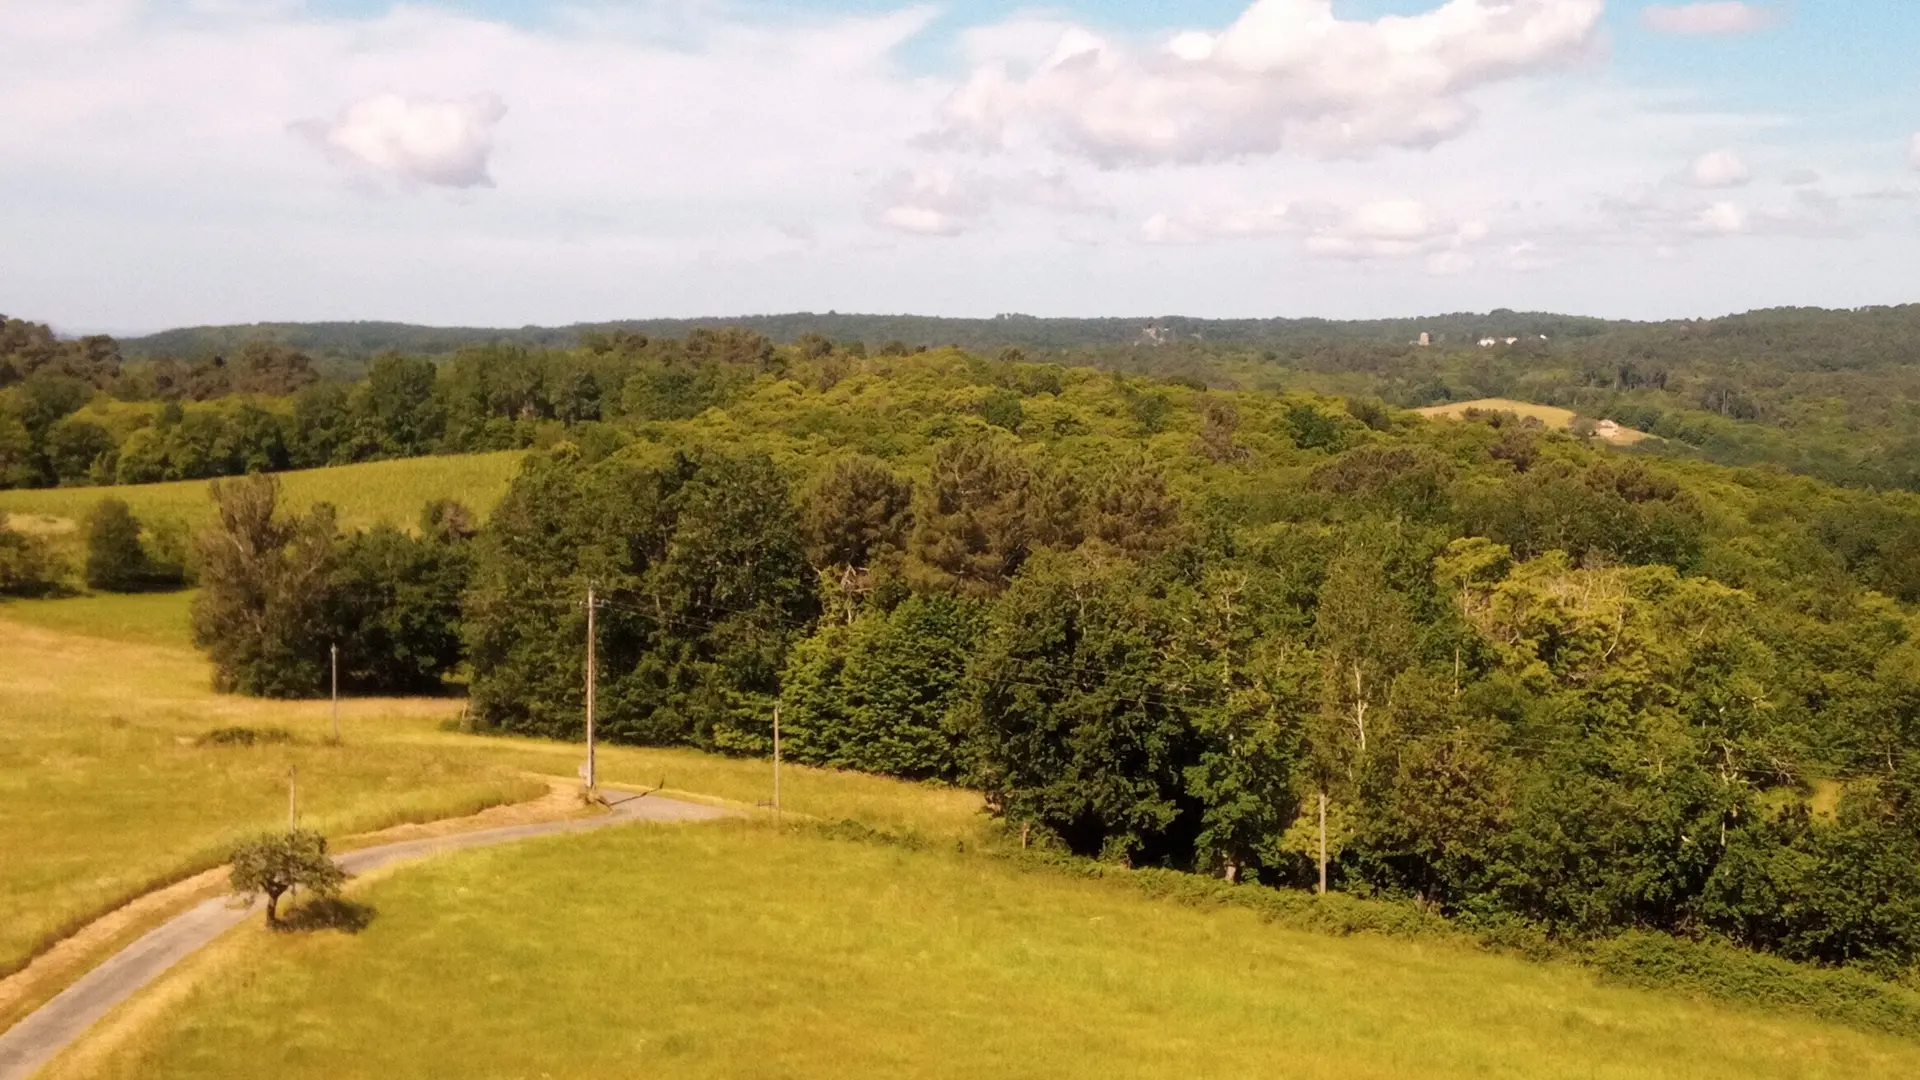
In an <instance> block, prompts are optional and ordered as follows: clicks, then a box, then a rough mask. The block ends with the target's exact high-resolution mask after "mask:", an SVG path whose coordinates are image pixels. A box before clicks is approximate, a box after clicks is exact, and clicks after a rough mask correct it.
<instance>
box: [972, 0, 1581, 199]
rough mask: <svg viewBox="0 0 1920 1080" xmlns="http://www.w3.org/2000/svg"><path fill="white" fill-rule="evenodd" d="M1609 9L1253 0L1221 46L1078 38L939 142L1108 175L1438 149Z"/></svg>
mask: <svg viewBox="0 0 1920 1080" xmlns="http://www.w3.org/2000/svg"><path fill="white" fill-rule="evenodd" d="M1603 7H1604V0H1449V2H1447V3H1446V4H1444V5H1442V6H1440V7H1438V8H1435V9H1433V10H1431V11H1428V12H1425V13H1424V14H1420V15H1411V16H1386V17H1383V18H1379V19H1376V20H1372V21H1363V20H1349V19H1339V18H1336V17H1335V16H1334V13H1333V3H1332V0H1256V2H1255V3H1254V4H1253V5H1252V6H1251V7H1249V8H1247V10H1246V11H1245V12H1244V13H1243V14H1242V15H1241V16H1240V18H1239V19H1238V20H1237V21H1235V22H1234V23H1233V25H1231V26H1229V27H1227V28H1226V29H1225V30H1223V31H1221V32H1219V33H1217V34H1214V33H1203V32H1199V31H1187V32H1184V33H1181V34H1178V35H1174V36H1173V37H1171V38H1169V39H1168V40H1167V41H1166V42H1165V43H1164V44H1163V46H1162V47H1160V48H1158V49H1139V48H1134V47H1130V46H1128V45H1125V44H1121V43H1116V42H1113V41H1109V40H1107V39H1105V38H1102V37H1100V36H1098V35H1096V34H1094V33H1092V32H1091V31H1088V30H1085V29H1081V28H1078V27H1074V28H1069V29H1067V30H1065V31H1063V32H1061V33H1060V34H1059V36H1058V38H1057V40H1056V44H1055V46H1054V48H1053V50H1052V52H1051V53H1050V54H1049V55H1047V56H1046V58H1045V59H1043V60H1041V61H1039V62H1038V63H1037V65H1030V66H1029V67H1027V68H1022V67H1017V66H1014V65H1010V64H1008V63H1005V62H994V63H989V64H986V65H984V66H982V67H980V68H978V69H977V70H976V71H975V72H974V73H973V74H972V76H971V77H970V78H969V79H968V80H967V82H966V83H965V84H964V85H963V86H961V87H960V88H959V89H958V90H957V91H956V92H955V93H954V94H953V95H952V96H951V97H950V98H949V99H948V100H947V102H946V104H945V106H944V108H943V109H942V111H941V118H942V127H941V129H940V132H939V133H938V137H939V138H941V139H944V140H946V141H948V142H951V143H953V144H956V145H971V146H974V147H977V148H982V149H1004V148H1007V147H1009V146H1012V145H1015V144H1016V143H1019V142H1022V141H1031V142H1034V143H1038V144H1040V145H1044V146H1048V147H1051V148H1053V149H1056V150H1059V151H1063V152H1066V153H1070V154H1074V155H1077V156H1081V157H1085V158H1088V159H1091V160H1093V161H1095V162H1098V163H1100V164H1102V165H1107V166H1115V165H1123V164H1148V163H1158V162H1186V163H1194V162H1211V161H1223V160H1230V159H1234V158H1240V157H1247V156H1253V155H1261V154H1270V153H1273V152H1276V151H1279V150H1280V149H1282V148H1283V147H1286V148H1292V149H1298V150H1302V151H1304V152H1307V153H1310V154H1315V155H1319V156H1329V157H1337V156H1348V155H1356V154H1365V153H1367V152H1368V151H1371V150H1374V149H1376V148H1379V147H1383V146H1400V147H1431V146H1434V145H1436V144H1438V143H1440V142H1443V141H1445V140H1447V139H1450V138H1453V137H1455V136H1458V135H1459V134H1461V133H1462V132H1463V131H1465V130H1466V129H1467V128H1468V127H1470V126H1471V124H1472V122H1473V120H1474V118H1475V115H1476V113H1475V109H1474V106H1473V104H1472V103H1471V102H1470V101H1469V100H1468V98H1469V95H1470V94H1471V92H1472V91H1474V90H1475V89H1477V88H1479V87H1482V86H1485V85H1487V84H1490V83H1495V82H1499V81H1502V80H1507V79H1512V78H1515V77H1518V76H1523V75H1528V74H1532V73H1536V72H1540V71H1545V70H1548V69H1550V68H1553V67H1555V66H1557V65H1562V64H1565V63H1567V62H1570V61H1572V60H1575V59H1577V58H1579V57H1582V56H1584V55H1587V54H1588V52H1589V50H1590V49H1591V47H1592V46H1593V44H1594V42H1595V37H1596V30H1597V26H1598V24H1599V20H1600V15H1601V11H1602V8H1603Z"/></svg>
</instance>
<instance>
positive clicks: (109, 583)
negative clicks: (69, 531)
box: [86, 499, 182, 592]
mask: <svg viewBox="0 0 1920 1080" xmlns="http://www.w3.org/2000/svg"><path fill="white" fill-rule="evenodd" d="M86 578H87V588H89V589H100V590H103V591H105V592H141V591H143V590H146V589H162V588H172V587H176V586H178V585H180V584H181V582H182V568H181V566H180V565H179V564H178V563H177V562H169V561H162V560H160V559H156V558H154V557H153V556H152V555H151V554H149V552H148V550H147V547H146V545H145V544H143V543H142V542H141V540H140V520H139V519H138V518H136V517H134V516H133V511H132V510H131V509H129V508H128V506H127V504H126V503H124V502H122V501H120V500H119V499H102V500H100V502H99V503H97V504H95V506H94V508H93V512H92V513H90V514H88V515H87V565H86Z"/></svg>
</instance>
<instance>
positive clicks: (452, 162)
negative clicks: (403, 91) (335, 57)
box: [292, 94, 507, 188]
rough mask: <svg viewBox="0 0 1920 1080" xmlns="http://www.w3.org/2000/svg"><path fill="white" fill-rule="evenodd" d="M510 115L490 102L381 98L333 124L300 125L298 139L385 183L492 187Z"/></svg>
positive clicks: (351, 110)
mask: <svg viewBox="0 0 1920 1080" xmlns="http://www.w3.org/2000/svg"><path fill="white" fill-rule="evenodd" d="M506 113H507V107H506V106H505V105H504V104H502V103H501V101H500V99H499V98H496V97H493V96H491V95H487V96H482V97H477V98H472V99H470V100H467V101H441V100H436V99H433V98H409V97H404V96H402V95H400V94H376V95H374V96H372V97H369V98H363V99H361V100H359V101H356V102H354V103H353V104H351V105H348V106H347V107H346V108H345V109H342V110H341V111H340V115H339V116H338V117H336V118H335V119H334V120H332V121H331V122H329V121H324V120H301V121H297V122H295V123H294V124H293V125H292V129H293V131H294V132H295V133H296V134H298V135H301V136H303V137H305V138H307V139H309V140H311V141H312V142H313V143H314V145H316V146H319V147H320V148H322V149H324V150H326V151H327V152H328V154H329V155H330V156H332V157H334V158H336V159H338V160H341V161H345V162H348V163H351V164H353V165H355V166H358V167H363V168H367V169H371V170H373V171H374V172H376V173H379V174H381V175H383V176H388V177H393V178H395V179H399V180H405V181H411V182H415V183H421V184H432V185H435V186H437V187H453V188H469V187H492V186H493V178H492V177H490V176H488V175H487V158H488V157H489V156H490V155H491V154H492V153H493V129H494V125H496V124H498V123H499V122H500V118H501V117H503V116H505V115H506Z"/></svg>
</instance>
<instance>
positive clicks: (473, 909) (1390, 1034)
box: [48, 822, 1920, 1080]
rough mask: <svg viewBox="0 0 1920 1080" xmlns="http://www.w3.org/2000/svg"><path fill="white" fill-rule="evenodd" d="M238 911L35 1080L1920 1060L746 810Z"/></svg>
mask: <svg viewBox="0 0 1920 1080" xmlns="http://www.w3.org/2000/svg"><path fill="white" fill-rule="evenodd" d="M352 895H353V897H354V899H356V900H357V901H359V902H361V903H364V904H367V905H370V906H371V907H372V908H373V911H374V914H373V917H372V921H371V923H370V924H369V925H368V927H367V928H366V929H365V930H363V931H362V932H360V933H358V934H347V933H342V932H333V931H329V932H321V933H315V934H311V935H289V934H271V933H268V932H266V931H264V930H263V929H261V928H260V927H258V926H255V925H253V924H251V923H249V924H248V926H247V927H245V928H243V929H241V930H240V931H238V932H237V933H236V934H235V935H233V936H231V937H229V938H228V939H226V940H225V941H223V942H222V944H221V945H220V946H219V947H217V948H216V949H215V950H213V951H212V952H211V953H209V954H206V955H204V956H202V957H200V958H198V959H197V960H196V961H194V962H192V963H190V965H189V968H188V970H187V971H186V972H184V973H183V975H182V978H181V979H180V980H179V981H178V983H177V984H176V987H175V989H174V991H173V992H172V993H170V994H168V995H166V996H165V998H164V1000H162V1001H160V1002H158V1003H156V1004H155V1005H154V1006H152V1007H151V1010H150V1012H151V1015H147V1016H145V1017H144V1020H145V1022H143V1023H140V1024H126V1023H123V1024H121V1025H117V1026H114V1025H110V1028H109V1030H110V1031H111V1032H112V1033H113V1035H112V1037H110V1038H109V1039H107V1040H106V1041H105V1042H103V1043H101V1044H99V1045H96V1046H95V1047H93V1048H92V1049H91V1050H89V1051H88V1052H86V1053H82V1054H78V1055H71V1056H69V1057H68V1058H67V1059H65V1060H64V1061H62V1062H58V1063H56V1066H55V1067H54V1068H53V1069H52V1070H51V1071H50V1072H49V1074H48V1076H49V1077H50V1078H59V1080H79V1078H82V1077H87V1078H101V1080H106V1078H113V1080H119V1078H127V1080H131V1078H135V1077H138V1078H142V1080H167V1078H176V1077H177V1078H183V1080H184V1078H187V1077H193V1078H196V1080H203V1078H207V1080H216V1078H223V1077H232V1078H236V1080H238V1078H241V1077H255V1076H274V1077H278V1078H282V1080H302V1078H307V1077H312V1078H316V1080H318V1078H322V1077H325V1078H335V1077H402V1076H460V1077H474V1078H491V1077H498V1078H503V1080H504V1078H508V1077H545V1076H553V1077H559V1076H565V1077H572V1078H576V1080H586V1078H597V1077H605V1078H609V1080H611V1078H614V1077H627V1076H649V1077H675V1078H679V1077H684V1078H701V1080H707V1078H722V1077H781V1078H793V1080H803V1078H815V1077H819V1078H825V1077H850V1076H888V1077H955V1078H958V1077H978V1076H994V1077H1034V1078H1047V1080H1070V1078H1077V1077H1087V1078H1095V1077H1098V1078H1101V1080H1111V1078H1120V1077H1139V1078H1142V1080H1145V1078H1159V1077H1168V1076H1197V1077H1227V1076H1290V1077H1308V1078H1317V1077H1325V1078H1334V1077H1339V1078H1342V1080H1348V1078H1356V1077H1360V1078H1366V1077H1423V1078H1434V1080H1450V1078H1456V1077H1457V1078H1466V1077H1476V1078H1478V1077H1513V1078H1521V1077H1525V1078H1529V1080H1555V1078H1562V1077H1565V1078H1575V1077H1578V1078H1582V1080H1585V1078H1595V1077H1599V1078H1607V1080H1639V1078H1649V1080H1650V1078H1683V1077H1684V1078H1688V1080H1717V1078H1726V1080H1768V1078H1774V1077H1781V1078H1785V1077H1795V1078H1809V1080H1811V1078H1825V1077H1834V1078H1839V1077H1849V1078H1870V1077H1905V1076H1912V1075H1915V1074H1916V1072H1917V1071H1920V1045H1916V1044H1914V1043H1911V1042H1905V1041H1901V1040H1898V1039H1895V1038H1892V1037H1885V1036H1875V1035H1869V1034H1861V1033H1856V1032H1851V1031H1846V1030H1841V1029H1837V1028H1832V1027H1829V1026H1826V1025H1823V1024H1820V1023H1816V1022H1811V1021H1802V1020H1799V1019H1795V1018H1781V1017H1778V1016H1770V1015H1763V1014H1759V1013H1754V1012H1748V1011H1744V1010H1740V1009H1736V1008H1728V1007H1722V1006H1714V1005H1707V1004H1701V1003H1696V1002H1692V1001H1688V1000H1685V999H1683V998H1679V997H1675V996H1670V995H1665V994H1656V993H1648V992H1640V991H1633V990H1626V989H1619V988H1613V987H1608V986H1603V985H1599V984H1597V983H1596V982H1595V981H1594V979H1593V978H1592V976H1591V975H1589V974H1588V973H1587V972H1585V971H1582V970H1580V969H1577V968H1571V967H1567V966H1562V965H1557V964H1539V963H1532V962H1528V961H1524V960H1520V959H1514V958H1506V957H1499V956H1492V955H1488V954H1484V953H1478V952H1474V951H1471V950H1469V949H1466V948H1463V947H1460V946H1455V945H1448V944H1436V943H1426V942H1406V941H1395V940H1388V939H1384V938H1377V937H1367V936H1361V937H1348V938H1336V937H1329V936H1324V935H1319V934H1312V933H1303V932H1299V931H1293V930H1286V929H1281V928H1279V927H1276V926H1274V925H1271V924H1269V923H1265V922H1263V921H1261V920H1260V919H1259V918H1258V917H1256V916H1255V915H1254V914H1252V913H1251V912H1248V911H1242V910H1236V909H1233V908H1226V907H1187V906H1180V905H1177V904H1172V903H1168V902H1165V901H1157V900H1153V899H1150V898H1147V897H1145V896H1142V895H1140V894H1139V893H1138V892H1137V891H1135V890H1130V889H1126V888H1124V887H1119V886H1117V885H1116V884H1115V883H1113V882H1109V881H1100V880H1088V879H1079V878H1075V877H1072V876H1068V875H1061V874H1056V873H1033V872H1027V871H1023V870H1021V869H1019V868H1018V867H1017V866H1016V865H1013V864H1009V863H1007V862H1004V861H1000V860H991V859H981V858H977V857H969V856H964V855H954V854H951V853H944V852H934V851H920V852H915V851H908V850H903V849H901V848H897V847H887V846H881V845H873V844H862V843H856V842H848V841H840V840H833V839H827V838H825V837H823V836H820V835H818V834H817V833H816V832H815V831H813V830H808V829H788V830H774V829H771V828H768V827H766V826H765V825H764V824H756V823H751V822H739V823H735V824H730V825H729V824H722V825H703V826H650V827H635V828H629V829H622V830H615V831H612V832H608V833H600V834H594V835H590V836H585V837H577V838H568V839H564V840H539V841H530V842H523V843H521V844H517V845H510V846H507V847H504V848H499V849H493V850H488V851H482V852H475V853H471V854H463V855H459V856H455V857H449V858H444V859H439V860H435V861H432V862H430V863H426V864H422V865H419V866H415V867H411V868H408V869H405V870H401V871H398V872H396V873H393V874H391V875H388V876H385V877H383V878H381V879H378V880H375V881H372V882H369V883H367V884H365V885H364V886H362V887H359V888H357V889H355V890H354V891H353V893H352Z"/></svg>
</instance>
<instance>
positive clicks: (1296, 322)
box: [121, 311, 1644, 358]
mask: <svg viewBox="0 0 1920 1080" xmlns="http://www.w3.org/2000/svg"><path fill="white" fill-rule="evenodd" d="M1637 325H1644V324H1637V323H1630V322H1617V321H1609V320H1605V319H1590V318H1584V317H1580V316H1572V315H1553V314H1546V313H1539V312H1516V311H1494V312H1489V313H1487V314H1473V313H1459V314H1451V315H1437V316H1432V317H1426V318H1404V319H1371V320H1358V321H1336V320H1331V319H1193V318H1186V317H1184V316H1152V317H1149V316H1140V317H1133V318H1123V317H1116V318H1101V319H1047V318H1038V317H1035V316H1030V315H998V316H995V317H993V318H991V319H947V318H936V317H932V316H924V315H852V314H840V313H838V312H831V311H830V312H827V313H825V314H816V313H813V312H797V313H793V314H787V315H739V316H714V317H707V318H696V319H625V320H620V321H616V322H600V323H576V324H574V325H572V326H559V327H545V326H523V327H519V328H517V329H510V328H487V327H464V326H444V327H443V326H417V325H413V324H410V323H391V322H321V323H249V324H243V325H237V326H196V327H187V328H183V329H178V330H165V331H162V332H160V333H157V334H149V335H147V336H145V337H135V338H126V339H123V340H122V342H121V348H122V350H123V351H124V352H125V354H126V355H127V356H129V357H151V356H180V357H187V356H194V355H198V354H202V353H209V352H226V351H229V350H233V349H236V348H238V347H239V346H241V345H242V344H245V343H246V342H248V341H251V340H254V339H258V338H265V339H269V340H273V341H278V342H281V343H282V344H285V345H288V346H291V347H293V348H296V349H300V350H302V351H303V352H307V353H310V354H313V355H315V356H318V357H337V358H355V357H364V356H369V355H372V354H374V353H377V352H381V351H383V350H387V349H393V350H396V351H399V352H406V353H414V354H418V355H428V356H432V355H441V354H445V353H450V352H455V351H457V350H459V349H460V348H462V347H464V346H467V345H477V344H488V343H495V342H502V343H511V344H516V345H533V346H538V345H546V346H556V345H557V346H566V345H571V344H574V343H575V342H577V341H578V340H579V339H580V337H581V335H583V334H587V333H592V332H607V331H614V330H624V331H627V332H630V333H639V334H647V335H649V336H655V337H681V336H684V335H685V334H686V333H687V332H688V331H690V330H693V329H696V328H700V327H707V328H717V327H723V326H737V327H742V328H745V329H748V330H753V331H755V332H757V333H761V334H765V335H766V336H767V337H769V338H772V339H773V340H774V341H776V342H788V341H792V340H793V339H795V338H797V337H800V336H801V335H802V334H809V333H814V334H824V335H826V336H827V337H829V338H832V339H833V340H835V341H863V342H866V343H867V344H869V345H875V346H877V345H881V344H884V343H886V342H889V341H899V342H902V343H905V344H908V345H958V346H960V347H961V348H965V349H972V350H976V351H980V350H993V349H1001V348H1008V347H1013V348H1023V349H1074V348H1090V347H1099V346H1114V345H1135V344H1140V345H1154V344H1173V343H1214V344H1223V345H1245V346H1261V347H1287V346H1308V345H1320V344H1332V343H1339V342H1356V343H1358V342H1371V343H1384V344H1393V345H1405V344H1407V343H1409V342H1413V341H1416V340H1418V339H1419V336H1420V335H1421V334H1423V333H1424V334H1428V335H1430V339H1431V340H1432V341H1433V342H1434V344H1436V345H1441V346H1447V345H1455V346H1457V345H1466V344H1471V343H1472V342H1474V341H1477V340H1479V339H1481V338H1484V337H1494V338H1506V337H1530V338H1538V337H1539V336H1540V335H1542V334H1544V335H1547V336H1548V337H1550V338H1553V339H1556V340H1559V339H1566V338H1586V337H1593V336H1596V335H1599V334H1604V333H1606V332H1608V331H1611V330H1618V329H1624V328H1628V327H1633V326H1637Z"/></svg>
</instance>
